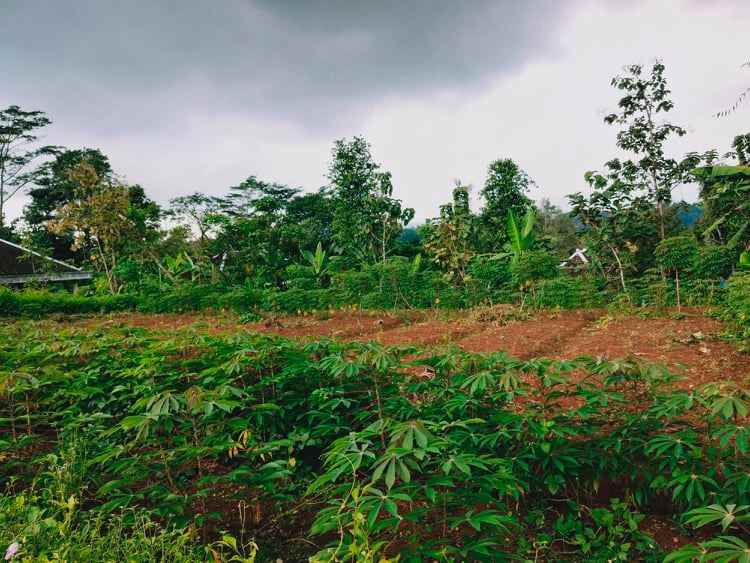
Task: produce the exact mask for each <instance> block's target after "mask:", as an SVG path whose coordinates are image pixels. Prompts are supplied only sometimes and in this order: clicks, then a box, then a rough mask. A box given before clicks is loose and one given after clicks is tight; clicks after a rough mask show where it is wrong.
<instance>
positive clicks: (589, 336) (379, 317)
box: [74, 309, 750, 388]
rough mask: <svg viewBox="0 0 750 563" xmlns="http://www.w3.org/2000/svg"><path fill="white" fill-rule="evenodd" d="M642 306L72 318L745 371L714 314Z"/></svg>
mask: <svg viewBox="0 0 750 563" xmlns="http://www.w3.org/2000/svg"><path fill="white" fill-rule="evenodd" d="M480 313H481V312H480ZM647 313H648V315H647V316H621V317H612V316H609V315H607V314H606V313H605V312H604V311H597V310H585V311H583V310H581V311H561V312H541V313H537V314H535V315H533V316H532V317H531V318H528V319H526V320H512V319H513V316H510V317H509V320H503V318H499V319H493V320H491V321H484V320H477V319H483V315H482V314H477V312H476V311H475V312H471V311H461V312H455V313H451V314H445V313H437V312H434V311H408V312H403V313H384V312H374V311H343V310H342V311H333V312H324V313H318V314H316V315H305V316H279V317H271V318H268V319H265V320H263V321H261V322H257V323H250V324H242V323H240V322H239V319H238V317H237V316H236V315H234V314H231V313H216V312H202V313H185V314H166V315H146V314H140V313H123V314H116V315H111V316H108V317H97V318H94V319H85V320H79V321H74V322H79V323H85V324H86V325H87V326H92V327H93V326H99V325H102V324H105V325H112V324H114V325H126V326H134V327H141V328H146V329H149V330H155V331H169V332H171V331H174V330H182V329H190V330H198V331H206V332H209V333H233V332H261V333H267V334H277V335H280V336H285V337H288V338H302V339H308V338H320V337H331V338H338V339H342V340H356V341H376V342H380V343H382V344H386V345H389V346H417V347H423V348H432V347H435V346H442V345H448V344H452V345H457V346H459V347H461V348H463V349H464V350H466V351H469V352H496V351H504V352H507V353H508V355H510V356H513V357H516V358H520V359H530V358H534V357H539V356H546V357H550V358H555V359H573V358H576V357H578V356H582V355H588V356H594V357H601V358H605V359H617V358H626V357H634V358H640V359H643V360H648V361H652V362H658V363H662V364H664V365H666V366H667V367H668V368H669V369H670V370H671V371H672V372H674V373H676V374H679V375H682V376H684V378H685V379H684V380H683V381H681V382H679V383H678V385H679V386H681V387H685V388H691V387H693V386H696V385H701V384H703V383H706V382H709V381H718V380H733V381H737V382H743V381H744V380H746V379H748V378H750V362H748V356H747V355H746V354H742V353H741V352H739V351H738V350H737V348H736V347H735V346H734V345H733V344H732V343H731V342H729V341H726V340H723V339H722V338H721V334H722V332H723V331H724V330H725V327H724V324H723V323H722V322H721V321H719V320H717V319H715V318H711V317H710V316H708V315H707V313H706V312H705V311H703V310H701V309H689V310H683V314H682V315H680V316H678V315H675V314H674V311H664V312H661V313H659V314H656V313H654V312H647Z"/></svg>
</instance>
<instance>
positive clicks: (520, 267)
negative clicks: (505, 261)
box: [511, 250, 560, 285]
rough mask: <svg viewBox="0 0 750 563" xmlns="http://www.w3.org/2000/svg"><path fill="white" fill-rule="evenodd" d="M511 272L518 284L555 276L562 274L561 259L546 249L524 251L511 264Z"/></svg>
mask: <svg viewBox="0 0 750 563" xmlns="http://www.w3.org/2000/svg"><path fill="white" fill-rule="evenodd" d="M511 272H512V273H513V280H514V281H515V283H516V284H517V285H525V284H530V283H533V282H535V281H537V280H546V279H551V278H555V277H557V276H559V275H560V259H559V258H558V257H557V256H555V255H554V254H552V253H551V252H548V251H546V250H532V251H530V252H524V253H523V254H521V255H520V256H519V257H518V260H516V261H515V262H513V263H512V264H511Z"/></svg>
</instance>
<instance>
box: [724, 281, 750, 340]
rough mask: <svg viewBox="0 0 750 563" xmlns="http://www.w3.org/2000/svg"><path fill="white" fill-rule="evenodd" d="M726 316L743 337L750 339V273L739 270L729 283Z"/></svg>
mask: <svg viewBox="0 0 750 563" xmlns="http://www.w3.org/2000/svg"><path fill="white" fill-rule="evenodd" d="M725 316H726V318H727V320H728V321H729V322H731V323H732V324H733V325H734V327H735V328H736V329H737V331H738V336H739V337H740V338H742V339H750V273H745V272H741V273H740V272H737V273H735V274H733V275H732V277H731V278H729V283H728V285H727V296H726V309H725Z"/></svg>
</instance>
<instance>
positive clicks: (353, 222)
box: [328, 137, 414, 262]
mask: <svg viewBox="0 0 750 563" xmlns="http://www.w3.org/2000/svg"><path fill="white" fill-rule="evenodd" d="M332 156H333V158H332V161H331V165H330V167H329V171H328V178H329V180H330V182H331V190H332V194H333V198H334V214H333V240H334V242H335V244H336V245H337V247H338V250H339V251H340V252H341V253H342V254H343V255H344V256H348V257H349V258H355V259H357V260H364V261H368V262H375V261H378V260H385V258H386V256H387V254H388V253H389V252H390V250H391V248H392V245H393V241H394V240H395V238H396V237H397V236H398V235H399V234H400V232H401V230H402V229H403V226H404V225H405V224H407V223H408V222H409V221H411V219H412V218H413V217H414V210H413V209H410V208H404V207H402V204H401V201H400V200H398V199H395V198H394V197H393V184H392V182H391V174H390V172H386V171H383V170H382V169H381V168H380V165H379V164H377V163H376V162H375V161H374V160H373V157H372V154H371V152H370V145H369V143H368V142H367V141H365V140H364V139H363V138H362V137H354V138H353V139H352V140H351V141H348V140H346V139H340V140H338V141H336V142H335V144H334V147H333V155H332Z"/></svg>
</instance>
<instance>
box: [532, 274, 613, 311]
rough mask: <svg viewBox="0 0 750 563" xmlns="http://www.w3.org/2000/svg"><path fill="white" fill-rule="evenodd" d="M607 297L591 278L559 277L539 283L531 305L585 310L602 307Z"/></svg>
mask: <svg viewBox="0 0 750 563" xmlns="http://www.w3.org/2000/svg"><path fill="white" fill-rule="evenodd" d="M607 299H608V296H607V295H606V294H605V293H604V292H603V291H602V288H600V287H598V284H597V280H596V279H595V278H592V277H570V276H564V275H563V276H559V277H556V278H552V279H546V280H542V281H540V282H539V283H538V284H537V285H536V287H535V291H534V295H533V298H532V303H531V304H532V305H534V306H535V307H539V308H549V309H553V308H556V307H560V308H562V309H585V308H591V307H602V306H603V305H605V303H606V302H607Z"/></svg>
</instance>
